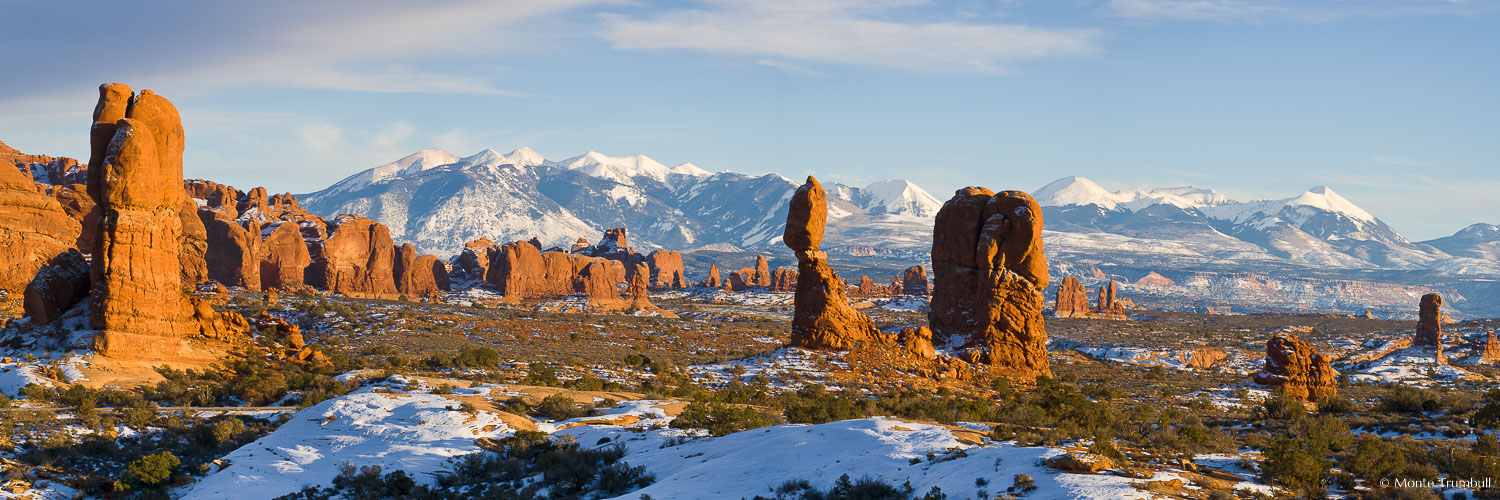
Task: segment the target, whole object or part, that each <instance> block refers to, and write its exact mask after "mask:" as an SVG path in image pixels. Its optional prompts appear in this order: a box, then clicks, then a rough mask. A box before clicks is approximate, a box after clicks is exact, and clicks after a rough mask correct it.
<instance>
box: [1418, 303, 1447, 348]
mask: <svg viewBox="0 0 1500 500" xmlns="http://www.w3.org/2000/svg"><path fill="white" fill-rule="evenodd" d="M1442 314H1443V296H1441V295H1438V294H1435V293H1429V294H1427V295H1423V296H1422V302H1421V310H1419V311H1418V313H1417V335H1416V336H1415V337H1413V338H1412V341H1411V344H1412V345H1414V346H1434V347H1437V348H1438V351H1439V352H1441V351H1442V348H1443V318H1442Z"/></svg>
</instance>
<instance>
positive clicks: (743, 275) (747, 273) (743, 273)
mask: <svg viewBox="0 0 1500 500" xmlns="http://www.w3.org/2000/svg"><path fill="white" fill-rule="evenodd" d="M754 286H755V270H754V269H750V268H748V267H747V268H744V269H740V270H738V271H733V272H730V273H729V280H728V281H726V282H725V285H724V287H725V288H728V289H730V290H733V291H736V292H743V291H745V290H749V289H751V288H753V287H754Z"/></svg>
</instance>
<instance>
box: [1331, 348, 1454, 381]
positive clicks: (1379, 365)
mask: <svg viewBox="0 0 1500 500" xmlns="http://www.w3.org/2000/svg"><path fill="white" fill-rule="evenodd" d="M1340 371H1342V372H1345V373H1348V374H1349V380H1351V381H1354V382H1365V383H1372V384H1378V383H1381V382H1399V383H1404V384H1408V385H1416V386H1424V387H1426V386H1432V385H1435V384H1438V383H1440V382H1452V381H1457V380H1462V379H1479V378H1482V376H1480V375H1478V374H1476V373H1474V372H1470V371H1468V370H1465V369H1462V368H1458V367H1455V366H1451V365H1447V364H1439V363H1438V362H1437V358H1436V357H1435V356H1434V355H1433V353H1432V351H1431V350H1430V349H1425V348H1420V347H1413V348H1408V349H1401V350H1398V351H1395V352H1392V353H1390V354H1387V355H1385V356H1382V357H1381V358H1379V359H1374V360H1370V361H1366V362H1363V363H1359V364H1357V365H1355V366H1353V367H1341V369H1340Z"/></svg>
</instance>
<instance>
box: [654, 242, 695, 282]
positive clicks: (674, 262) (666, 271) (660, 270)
mask: <svg viewBox="0 0 1500 500" xmlns="http://www.w3.org/2000/svg"><path fill="white" fill-rule="evenodd" d="M646 262H647V263H649V264H650V266H651V273H650V276H651V283H652V284H654V285H655V286H657V287H660V288H687V278H686V277H684V276H683V274H682V253H681V252H676V251H670V250H663V249H660V248H658V249H656V251H654V252H651V254H650V255H648V256H646Z"/></svg>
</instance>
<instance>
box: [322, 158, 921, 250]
mask: <svg viewBox="0 0 1500 500" xmlns="http://www.w3.org/2000/svg"><path fill="white" fill-rule="evenodd" d="M799 184H800V183H798V182H796V181H793V180H792V179H789V178H787V177H784V176H781V175H777V174H766V175H761V176H750V175H744V174H738V173H734V172H717V173H715V172H710V171H708V170H704V169H702V168H699V167H697V166H695V165H693V164H691V163H684V164H681V165H677V166H673V167H668V166H666V165H664V164H662V163H660V162H657V161H655V160H653V159H651V158H650V157H647V156H645V155H636V156H627V157H611V156H607V155H604V154H602V153H598V152H592V151H591V152H588V153H585V154H582V155H579V156H575V157H572V158H567V159H564V160H559V161H551V160H547V159H545V158H543V157H542V156H541V155H539V154H537V153H536V152H535V151H532V150H531V149H529V148H524V147H523V148H518V149H516V150H514V151H512V152H510V153H508V154H500V153H498V152H496V151H494V150H490V149H486V150H484V151H481V152H479V153H477V154H474V155H472V156H467V157H457V156H454V155H452V154H450V153H447V152H444V151H438V150H427V151H420V152H417V153H414V154H412V155H409V156H407V157H405V158H402V159H400V160H397V161H394V162H391V163H388V164H385V165H381V166H378V167H375V168H372V169H369V170H365V171H363V172H360V173H357V174H354V175H352V176H349V177H348V178H345V179H344V180H341V181H339V182H338V183H335V184H334V185H332V186H329V187H328V188H327V189H324V190H321V191H318V192H315V193H311V194H307V195H303V196H302V197H301V201H302V204H303V205H304V206H306V207H307V208H308V209H309V210H310V211H312V212H314V213H320V214H322V213H328V214H339V213H359V214H362V215H365V216H367V217H370V218H372V219H375V220H377V221H380V222H382V223H384V224H386V225H387V226H389V227H390V228H391V236H392V237H393V238H395V239H396V240H398V241H409V242H411V243H413V244H414V245H416V246H417V247H418V248H419V249H421V250H422V251H424V252H430V253H434V254H438V255H452V254H454V253H456V252H457V251H459V250H460V249H462V248H463V243H464V242H466V241H470V240H473V239H476V238H480V237H486V238H490V239H491V240H494V241H511V240H519V239H528V238H532V237H537V238H539V239H541V240H542V242H543V243H544V244H546V245H548V246H553V245H555V246H562V247H567V246H571V244H572V243H573V242H574V241H576V240H577V239H579V238H586V239H594V238H597V237H598V236H599V234H600V232H601V231H602V230H603V229H604V228H610V227H625V228H628V229H629V230H630V235H631V240H632V244H633V245H635V246H638V247H640V248H650V247H662V248H672V249H691V248H700V247H712V248H716V249H725V248H741V249H743V248H756V247H764V246H768V245H773V244H776V243H778V242H779V241H780V237H781V232H782V225H783V222H784V221H785V219H786V200H787V199H789V198H790V196H791V194H792V192H793V191H794V190H795V189H796V187H797V186H798V185H799ZM827 185H828V186H830V192H831V193H833V195H832V198H833V199H832V200H830V207H829V216H830V219H831V222H830V234H832V235H834V236H836V237H839V238H841V239H843V240H845V241H859V240H864V239H868V238H877V239H875V240H872V241H868V242H865V243H863V244H866V245H869V246H891V247H905V248H917V247H925V246H926V245H927V242H926V240H927V238H930V232H931V227H932V222H931V221H932V217H933V216H935V215H936V214H937V211H938V209H939V208H941V207H942V202H940V201H938V199H937V198H935V197H933V196H932V195H931V194H930V193H928V192H926V191H924V190H923V189H922V188H920V187H918V186H917V185H916V184H913V183H911V182H909V181H905V180H887V181H881V182H876V183H873V184H871V185H869V186H866V187H863V188H860V187H852V186H845V185H842V184H837V183H829V184H827ZM726 245H728V247H726Z"/></svg>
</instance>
